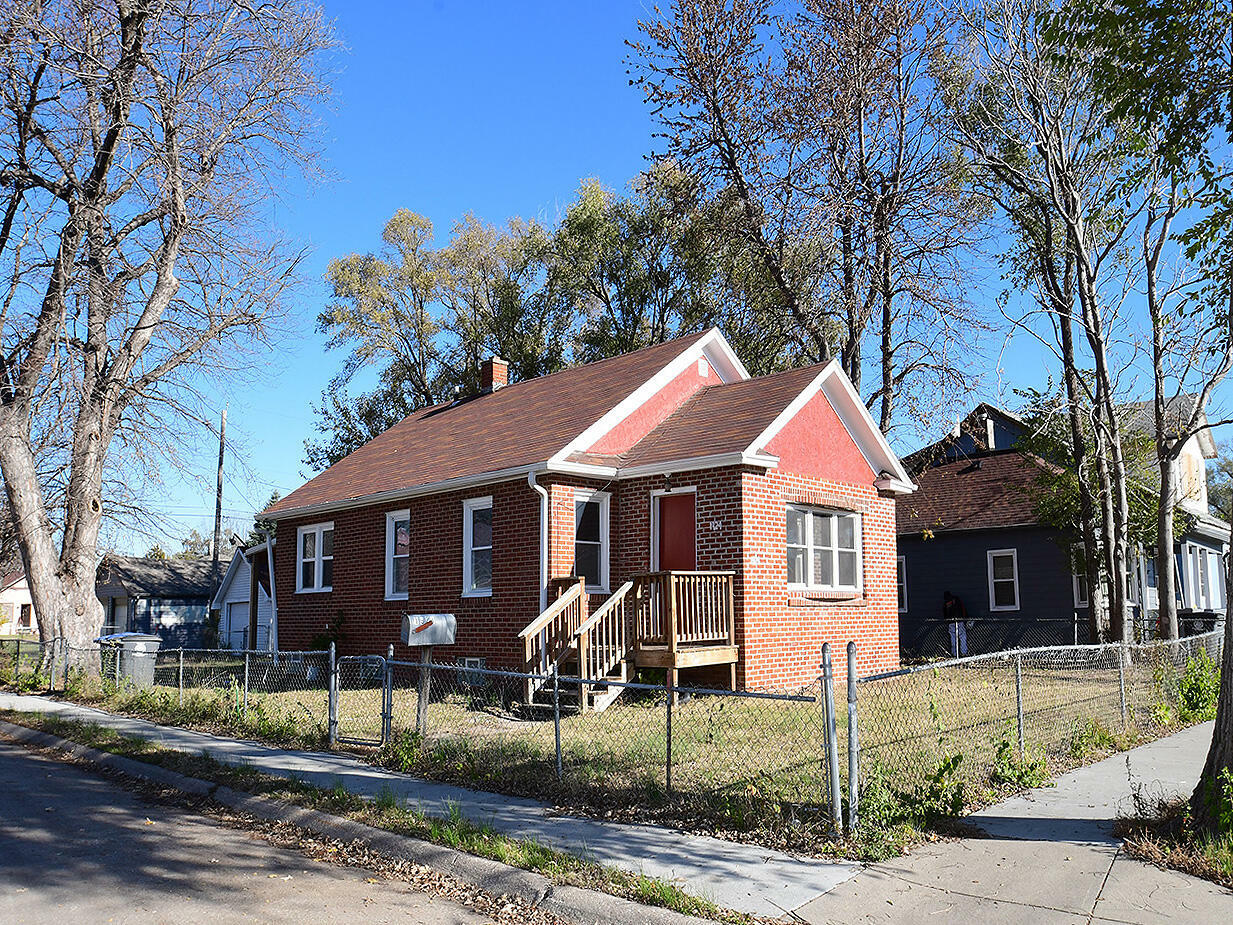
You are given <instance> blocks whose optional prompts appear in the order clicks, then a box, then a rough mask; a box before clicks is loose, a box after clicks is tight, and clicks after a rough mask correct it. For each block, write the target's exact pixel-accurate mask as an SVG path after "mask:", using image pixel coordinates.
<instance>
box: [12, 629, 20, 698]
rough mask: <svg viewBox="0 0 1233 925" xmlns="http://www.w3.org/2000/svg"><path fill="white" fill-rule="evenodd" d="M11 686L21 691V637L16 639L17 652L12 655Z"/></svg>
mask: <svg viewBox="0 0 1233 925" xmlns="http://www.w3.org/2000/svg"><path fill="white" fill-rule="evenodd" d="M13 686H14V687H16V688H17V691H18V693H20V692H21V638H20V637H19V638H18V640H17V654H16V655H15V656H14V657H13Z"/></svg>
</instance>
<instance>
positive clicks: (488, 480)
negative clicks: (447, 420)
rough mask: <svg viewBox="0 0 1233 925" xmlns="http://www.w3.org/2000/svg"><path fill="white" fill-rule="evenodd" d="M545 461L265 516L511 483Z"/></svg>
mask: <svg viewBox="0 0 1233 925" xmlns="http://www.w3.org/2000/svg"><path fill="white" fill-rule="evenodd" d="M544 469H545V464H544V463H542V462H540V463H531V464H530V465H524V466H512V467H510V468H508V469H497V470H494V471H492V472H480V473H477V474H476V475H462V476H458V477H457V478H452V479H442V480H441V481H438V482H425V483H424V484H423V485H416V486H414V487H412V488H396V489H392V490H390V491H382V492H377V493H375V494H371V495H361V496H360V497H358V498H347V499H345V500H342V501H326V502H324V503H322V504H307V505H304V506H303V507H297V508H289V509H288V510H285V511H279V512H277V513H275V514H267V515H265V519H267V520H273V521H275V522H277V521H280V520H290V519H291V518H293V517H308V516H310V515H316V514H328V513H330V512H332V511H346V510H351V509H352V508H357V507H369V506H370V505H374V504H385V503H393V502H396V501H403V500H408V499H411V498H420V497H423V496H424V495H437V494H441V493H443V492H447V491H461V490H462V489H464V488H473V487H475V486H476V485H490V484H495V483H497V482H509V481H513V480H514V479H524V478H526V477H527V474H528V473H530V472H543V471H544Z"/></svg>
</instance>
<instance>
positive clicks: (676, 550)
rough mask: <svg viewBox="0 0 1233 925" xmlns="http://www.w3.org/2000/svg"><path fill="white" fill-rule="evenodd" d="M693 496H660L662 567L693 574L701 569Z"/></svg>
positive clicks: (660, 554)
mask: <svg viewBox="0 0 1233 925" xmlns="http://www.w3.org/2000/svg"><path fill="white" fill-rule="evenodd" d="M696 537H697V528H696V526H695V523H694V493H693V492H692V491H690V492H682V493H681V494H679V495H660V496H659V567H660V568H661V569H663V570H664V571H668V570H679V571H685V572H691V571H693V570H694V569H696V568H697V567H698V556H697V547H696V546H695V540H696Z"/></svg>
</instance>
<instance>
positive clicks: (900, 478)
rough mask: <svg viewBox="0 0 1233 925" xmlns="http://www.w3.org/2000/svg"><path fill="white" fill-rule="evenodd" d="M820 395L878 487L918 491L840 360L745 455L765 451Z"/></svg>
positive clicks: (791, 405)
mask: <svg viewBox="0 0 1233 925" xmlns="http://www.w3.org/2000/svg"><path fill="white" fill-rule="evenodd" d="M819 392H822V393H823V394H824V395H825V396H826V399H827V401H829V402H830V404H831V407H833V408H834V409H835V413H836V414H837V415H838V416H839V422H840V423H841V424H843V426H844V429H845V430H846V431H847V432H848V435H849V436H850V437H851V438H852V442H853V443H855V444H856V448H857V449H858V450H860V452H861V455H862V456H863V457H865V462H867V463H868V464H869V468H870V469H872V470H873V471H874V473H875V474H876V478H875V484H876V483H877V482H878V481H881V482H883V483H884V484H885V485H887V488H886V490H887V491H894V492H898V493H904V492H909V491H915V489H916V486H915V485H913V483H912V479H911V477H910V476H909V475H908V473H907V470H906V469H904V468H903V463H902V462H900V461H899V457H898V455H897V454H896V453H895V451H894V450H892V449H891V448H890V444H889V443H887V442H886V437H884V436H883V435H882V431H881V429H880V428H879V427H878V425H877V424H875V423H874V420H873V418H872V417H870V416H869V409H868V408H866V407H865V403H864V402H863V401H861V397H860V395H859V394H858V393H857V391H856V388H855V387H854V386H853V385H852V382H851V380H849V379H848V377H847V375H846V374H845V373H844V371H843V369H842V368H841V367H840V365H839V360H837V359H835V360H831V361H830V362H829V363H827V364H826V366H825V367H824V368H823V369H822V371H821V372H820V373H818V375H817V376H815V377H814V379H813V380H812V381H811V382H810V383H809V384H808V385H806V386H805V388H803V389H802V390H801V391H800V392H799V393H798V394H797V396H796V397H795V398H794V399H792V401H790V402H789V403H788V405H787V407H785V408H784V409H783V411H781V412H779V414H778V415H776V416H775V420H774V421H772V422H771V423H770V426H768V427H767V428H766V430H764V431H762V433H760V434H758V436H757V437H756V438H755V439H754V441H753V442H752V443H750V444H749V446H748V447H747V448H746V450H745V452H746V453H757V452H759V451H760V450H762V448H763V447H765V446H766V445H767V444H768V443H770V441H771V440H773V439H774V438H775V436H776V435H777V434H778V433H779V432H780V431H781V430H783V429H784V428H785V427H786V426H787V425H788V422H789V421H791V420H792V419H793V418H794V417H796V416H797V415H798V414H799V413H800V412H801V410H802V409H803V408H804V407H805V405H807V404H808V403H809V402H810V400H812V399H813V397H814V396H815V395H817V394H818V393H819ZM883 472H888V473H890V475H891V478H890V479H885V478H883V476H882V474H881V473H883Z"/></svg>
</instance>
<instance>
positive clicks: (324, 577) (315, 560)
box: [295, 523, 334, 591]
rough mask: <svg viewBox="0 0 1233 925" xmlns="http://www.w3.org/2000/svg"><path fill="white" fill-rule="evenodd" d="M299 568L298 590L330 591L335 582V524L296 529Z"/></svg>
mask: <svg viewBox="0 0 1233 925" xmlns="http://www.w3.org/2000/svg"><path fill="white" fill-rule="evenodd" d="M295 545H296V549H297V550H298V555H299V568H298V569H297V570H296V576H295V589H296V591H329V590H330V589H331V588H332V587H333V584H334V524H333V523H328V524H313V525H312V526H311V527H300V528H299V529H298V530H297V531H296V543H295Z"/></svg>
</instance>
